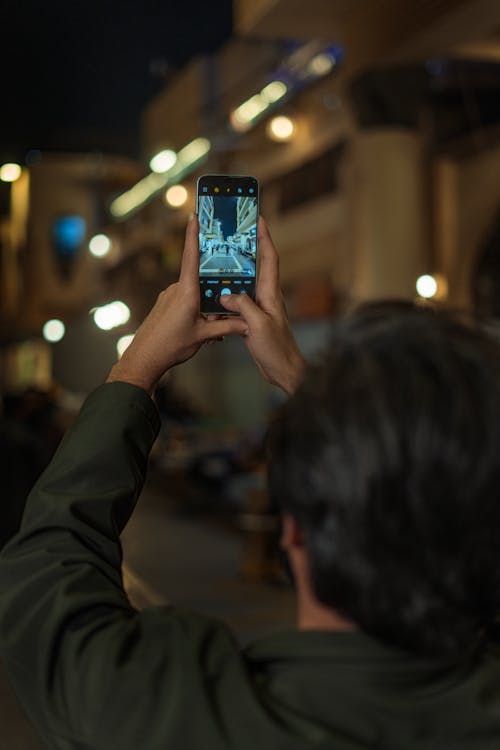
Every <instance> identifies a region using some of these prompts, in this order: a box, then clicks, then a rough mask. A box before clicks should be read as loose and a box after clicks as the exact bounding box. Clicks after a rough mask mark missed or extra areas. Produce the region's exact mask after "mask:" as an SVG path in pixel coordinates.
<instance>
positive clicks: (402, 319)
mask: <svg viewBox="0 0 500 750" xmlns="http://www.w3.org/2000/svg"><path fill="white" fill-rule="evenodd" d="M270 450H271V454H270V490H271V494H272V495H273V497H274V499H275V500H276V501H277V502H279V504H280V505H281V507H282V509H283V510H284V511H285V512H288V513H290V514H291V515H293V516H294V517H295V518H296V519H297V521H298V523H299V525H300V526H301V527H302V529H303V531H304V534H305V539H306V548H307V552H308V557H309V562H310V566H311V576H312V584H313V588H314V590H315V593H316V595H317V597H318V599H319V600H320V601H321V602H322V603H323V604H326V605H328V606H330V607H332V608H335V609H336V610H338V611H339V612H341V613H342V614H344V615H345V616H347V617H348V618H350V619H351V620H353V621H355V622H356V623H357V624H358V625H359V626H360V627H361V628H362V629H363V630H364V631H365V632H367V633H369V634H371V635H373V636H375V637H377V638H379V639H381V640H383V641H385V642H386V643H390V644H392V645H395V646H400V647H403V648H405V649H408V650H411V651H413V652H417V653H421V654H427V655H437V654H441V655H444V654H450V655H452V654H456V653H459V652H460V651H461V650H462V649H464V648H466V649H469V648H471V647H473V646H474V645H475V644H477V643H478V642H479V641H480V639H481V637H482V635H483V634H484V632H485V630H486V629H487V627H488V625H489V624H491V623H493V621H494V620H495V618H496V616H497V614H498V611H499V609H500V606H499V605H500V550H499V549H498V539H499V537H500V501H499V498H498V490H499V488H500V348H499V346H498V344H497V343H496V342H495V341H494V340H493V339H492V338H490V337H489V336H488V335H487V334H486V333H484V332H481V331H480V330H479V328H478V327H477V326H475V325H473V324H471V323H468V324H466V323H464V322H461V321H460V320H458V319H454V318H453V317H452V316H450V315H447V314H444V313H438V312H435V311H432V310H430V309H422V308H418V307H415V306H413V305H411V304H405V303H401V304H391V303H386V304H377V305H370V306H365V307H363V308H360V309H359V310H358V311H357V312H356V313H354V314H353V315H351V316H350V317H349V318H347V319H345V320H344V321H341V322H340V323H338V324H337V326H336V328H335V331H334V335H333V340H332V342H331V346H330V348H329V351H328V353H327V354H326V356H325V357H324V359H323V361H322V362H321V364H319V365H318V366H315V367H313V368H311V369H310V371H309V373H308V374H307V376H306V378H305V381H304V382H303V384H302V385H301V387H300V388H299V389H298V391H297V392H296V393H295V395H294V396H293V397H292V398H291V399H290V400H289V401H288V402H287V403H286V404H285V405H284V407H283V408H282V410H281V412H280V414H279V415H278V417H277V419H276V420H275V423H274V425H273V427H272V430H271V436H270Z"/></svg>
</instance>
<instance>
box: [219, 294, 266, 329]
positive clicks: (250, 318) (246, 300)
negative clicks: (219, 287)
mask: <svg viewBox="0 0 500 750" xmlns="http://www.w3.org/2000/svg"><path fill="white" fill-rule="evenodd" d="M219 301H220V304H221V305H222V307H225V308H226V310H230V311H231V312H237V313H239V314H240V315H241V317H242V318H244V319H245V320H246V322H247V323H248V325H249V326H253V325H255V323H257V322H258V321H259V320H260V318H261V317H262V315H264V313H263V312H262V310H261V309H260V307H259V306H258V305H256V304H255V302H254V301H253V300H252V299H251V298H250V297H249V296H248V294H224V295H222V296H221V297H220V300H219Z"/></svg>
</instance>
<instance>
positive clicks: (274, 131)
mask: <svg viewBox="0 0 500 750" xmlns="http://www.w3.org/2000/svg"><path fill="white" fill-rule="evenodd" d="M294 130H295V126H294V124H293V122H292V120H290V118H289V117H285V116H284V115H279V116H278V117H273V119H272V120H271V121H270V122H269V125H268V127H267V134H268V135H269V137H270V138H272V139H273V140H275V141H287V140H289V138H291V137H292V135H293V131H294Z"/></svg>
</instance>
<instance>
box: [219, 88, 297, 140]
mask: <svg viewBox="0 0 500 750" xmlns="http://www.w3.org/2000/svg"><path fill="white" fill-rule="evenodd" d="M287 91H288V88H287V85H286V83H283V81H271V83H268V84H267V86H264V88H263V89H262V91H261V92H260V93H259V94H254V96H251V97H250V99H247V100H246V101H245V102H243V104H240V106H239V107H237V108H236V109H235V110H233V111H232V112H231V115H230V118H229V119H230V120H231V125H232V126H233V128H234V129H235V130H238V131H240V132H243V131H245V130H248V129H249V128H250V127H251V125H252V123H253V122H254V121H255V120H256V119H257V118H258V117H259V115H261V114H262V113H263V112H265V111H266V109H267V108H268V107H270V106H271V104H275V102H277V101H279V99H281V98H282V97H283V96H285V94H286V92H287Z"/></svg>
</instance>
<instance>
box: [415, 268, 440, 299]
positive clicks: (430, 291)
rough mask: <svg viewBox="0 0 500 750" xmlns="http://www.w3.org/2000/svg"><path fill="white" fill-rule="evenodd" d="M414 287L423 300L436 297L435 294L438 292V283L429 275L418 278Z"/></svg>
mask: <svg viewBox="0 0 500 750" xmlns="http://www.w3.org/2000/svg"><path fill="white" fill-rule="evenodd" d="M416 287H417V292H418V294H419V295H420V297H424V299H431V298H432V297H434V296H435V295H436V292H437V290H438V283H437V281H436V279H435V278H434V276H431V275H430V274H424V275H423V276H419V277H418V279H417V284H416Z"/></svg>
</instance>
